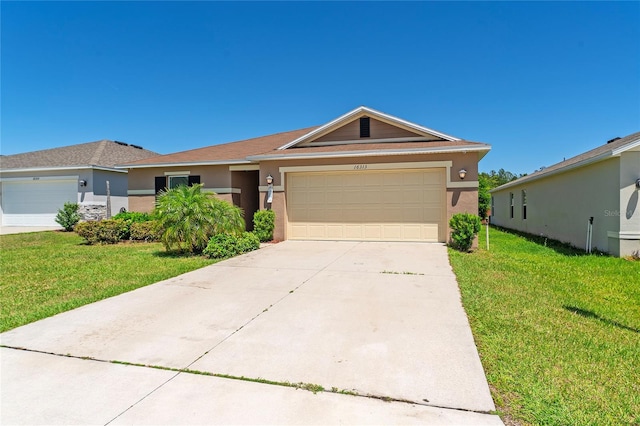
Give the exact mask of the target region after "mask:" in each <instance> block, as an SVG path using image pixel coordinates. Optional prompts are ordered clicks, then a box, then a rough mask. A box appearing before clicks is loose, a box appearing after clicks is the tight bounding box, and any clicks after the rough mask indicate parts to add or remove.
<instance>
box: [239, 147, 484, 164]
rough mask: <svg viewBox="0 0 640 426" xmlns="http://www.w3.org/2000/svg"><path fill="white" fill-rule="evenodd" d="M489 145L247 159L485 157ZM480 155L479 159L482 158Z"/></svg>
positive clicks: (276, 155) (252, 158)
mask: <svg viewBox="0 0 640 426" xmlns="http://www.w3.org/2000/svg"><path fill="white" fill-rule="evenodd" d="M490 149H491V148H490V146H489V145H485V144H481V145H465V146H456V147H449V146H447V147H440V148H431V149H425V148H415V149H401V150H398V149H389V150H382V149H378V150H367V151H345V152H319V153H314V154H289V153H287V152H286V151H285V153H283V154H265V155H253V156H249V157H247V158H249V159H251V160H255V161H260V160H308V159H319V158H320V159H330V158H343V157H372V156H386V155H408V154H412V155H419V154H453V153H463V154H466V153H467V152H480V153H482V152H484V153H485V154H484V155H486V153H487V152H489V150H490ZM484 155H482V156H481V157H480V158H482V157H483V156H484Z"/></svg>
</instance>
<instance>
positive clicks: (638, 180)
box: [636, 178, 640, 189]
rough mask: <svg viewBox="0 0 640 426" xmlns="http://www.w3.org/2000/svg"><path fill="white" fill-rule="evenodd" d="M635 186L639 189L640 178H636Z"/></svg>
mask: <svg viewBox="0 0 640 426" xmlns="http://www.w3.org/2000/svg"><path fill="white" fill-rule="evenodd" d="M636 188H638V189H640V178H638V179H636Z"/></svg>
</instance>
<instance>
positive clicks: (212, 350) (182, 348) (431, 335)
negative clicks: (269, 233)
mask: <svg viewBox="0 0 640 426" xmlns="http://www.w3.org/2000/svg"><path fill="white" fill-rule="evenodd" d="M0 339H1V343H2V345H4V346H5V348H3V349H2V351H1V352H2V359H1V361H0V362H1V363H2V364H1V368H0V372H1V375H2V377H1V384H2V388H1V392H2V395H1V396H2V407H1V408H2V410H1V414H0V416H1V417H0V420H1V421H2V423H21V424H27V423H58V424H62V423H67V424H69V423H102V424H106V423H109V422H113V423H115V424H118V423H123V424H124V423H127V424H158V423H164V424H196V423H200V424H338V423H356V424H381V423H384V424H387V423H389V424H502V422H501V421H500V419H499V418H498V417H497V416H495V415H490V414H486V413H487V412H489V411H491V410H493V409H494V405H493V401H492V400H491V396H490V393H489V389H488V386H487V383H486V379H485V377H484V373H483V370H482V366H481V364H480V361H479V358H478V354H477V351H476V348H475V345H474V343H473V338H472V335H471V332H470V329H469V325H468V322H467V319H466V315H465V313H464V311H463V309H462V306H461V304H460V295H459V292H458V288H457V284H456V282H455V277H454V276H453V273H452V272H451V268H450V267H449V264H448V259H447V254H446V249H445V247H443V246H441V245H436V244H418V243H415V244H414V243H360V242H342V243H337V242H293V241H288V242H284V243H280V244H276V245H272V246H268V247H265V248H263V249H261V250H259V251H257V252H253V253H250V254H248V255H245V256H241V257H238V258H235V259H230V260H228V261H225V262H220V263H218V264H215V265H212V266H209V267H206V268H203V269H200V270H198V271H193V272H191V273H188V274H184V275H181V276H179V277H176V278H173V279H170V280H167V281H164V282H161V283H158V284H155V285H152V286H148V287H145V288H142V289H139V290H136V291H133V292H130V293H127V294H123V295H120V296H116V297H113V298H111V299H107V300H103V301H101V302H97V303H94V304H91V305H87V306H84V307H82V308H79V309H76V310H74V311H70V312H67V313H63V314H60V315H57V316H55V317H52V318H48V319H45V320H42V321H39V322H37V323H33V324H29V325H27V326H24V327H20V328H18V329H15V330H11V331H9V332H6V333H3V334H2V335H0ZM18 348H24V349H27V350H28V351H25V350H20V349H18ZM33 351H41V352H45V353H36V352H33ZM65 355H71V356H72V357H67V356H65ZM82 357H86V358H91V359H80V358H82ZM102 361H117V362H119V363H135V364H144V365H152V366H157V367H165V368H176V369H187V368H188V369H189V370H197V371H200V372H203V373H206V374H218V375H228V376H233V377H237V378H240V377H247V378H251V379H266V380H269V381H273V382H290V383H300V382H302V383H305V384H312V385H320V386H322V387H324V388H325V389H326V390H331V389H334V390H336V391H347V392H350V393H356V394H358V395H360V396H352V395H347V394H341V393H331V392H319V393H317V394H313V393H311V392H308V391H305V390H301V389H295V388H290V387H284V386H278V385H274V384H263V383H256V382H252V381H242V380H236V379H232V378H221V377H213V376H211V375H201V374H193V373H186V372H181V373H180V372H176V371H168V370H161V369H156V368H149V367H140V366H132V365H122V364H114V363H110V362H102ZM385 400H387V401H391V402H385ZM63 401H75V402H72V403H64V402H63Z"/></svg>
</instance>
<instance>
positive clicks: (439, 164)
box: [274, 161, 468, 240]
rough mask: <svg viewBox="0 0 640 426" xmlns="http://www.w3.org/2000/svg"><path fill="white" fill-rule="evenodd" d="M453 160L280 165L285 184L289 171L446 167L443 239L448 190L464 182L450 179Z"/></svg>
mask: <svg viewBox="0 0 640 426" xmlns="http://www.w3.org/2000/svg"><path fill="white" fill-rule="evenodd" d="M451 166H452V161H428V162H413V163H411V162H407V163H372V164H370V163H365V162H359V163H352V164H342V165H321V166H289V167H280V173H281V181H280V182H282V183H283V184H284V182H287V180H286V178H287V176H286V174H288V173H304V172H307V173H317V172H357V171H381V172H383V171H401V170H407V171H409V170H424V171H430V170H435V169H444V173H445V183H444V185H443V188H442V199H441V202H442V209H443V210H442V213H441V220H440V222H439V223H438V226H439V231H438V240H443V239H445V238H446V218H447V202H446V198H447V196H446V192H447V189H448V188H450V187H456V186H462V185H456V184H460V183H462V182H451V180H450V176H451V174H450V172H451ZM462 184H463V185H464V186H468V183H466V182H465V183H462ZM274 189H275V190H281V191H284V190H285V188H284V185H279V186H278V187H275V188H274ZM285 211H288V206H286V207H285ZM289 228H290V223H289V218H288V217H287V218H286V224H285V238H289V232H290V231H289Z"/></svg>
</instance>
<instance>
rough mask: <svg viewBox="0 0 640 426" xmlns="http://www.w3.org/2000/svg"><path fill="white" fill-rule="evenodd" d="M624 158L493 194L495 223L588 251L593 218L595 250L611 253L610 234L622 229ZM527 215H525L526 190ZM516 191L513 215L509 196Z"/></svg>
mask: <svg viewBox="0 0 640 426" xmlns="http://www.w3.org/2000/svg"><path fill="white" fill-rule="evenodd" d="M619 164H620V163H619V159H618V158H612V159H609V160H605V161H601V162H598V163H595V164H592V165H589V166H585V167H581V168H578V169H575V170H571V171H567V172H565V173H559V174H555V175H552V176H549V177H543V178H540V179H537V180H534V181H531V182H524V183H522V184H519V185H514V186H511V187H508V188H505V189H503V190H500V191H496V192H493V193H492V197H493V206H494V209H493V211H492V216H491V223H493V224H495V225H498V226H502V227H505V228H510V229H515V230H519V231H523V232H527V233H530V234H534V235H544V236H548V237H549V238H552V239H555V240H559V241H562V242H567V243H570V244H572V245H574V246H576V247H579V248H582V249H584V248H585V247H586V239H587V222H588V220H589V218H590V217H593V218H594V222H593V237H592V248H593V249H598V250H602V251H610V250H611V249H612V248H611V247H610V244H609V238H608V232H609V231H611V232H618V226H619V222H618V217H619V216H617V215H616V211H618V210H619V205H620V198H619V197H620V196H619V194H620V191H619ZM523 190H526V198H527V218H526V219H523V209H522V191H523ZM510 193H513V195H514V217H513V218H511V217H510V196H509V194H510Z"/></svg>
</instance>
